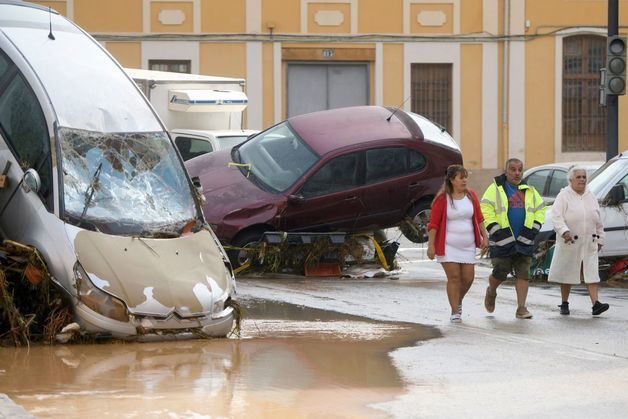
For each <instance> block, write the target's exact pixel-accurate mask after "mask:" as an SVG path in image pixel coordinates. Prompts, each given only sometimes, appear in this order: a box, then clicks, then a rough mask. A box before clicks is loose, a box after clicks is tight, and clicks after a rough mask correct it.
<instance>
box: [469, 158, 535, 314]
mask: <svg viewBox="0 0 628 419" xmlns="http://www.w3.org/2000/svg"><path fill="white" fill-rule="evenodd" d="M522 176H523V162H522V161H521V160H519V159H516V158H511V159H508V160H507V161H506V164H505V168H504V173H503V174H501V175H499V176H497V177H495V179H494V180H493V183H491V184H490V185H489V187H488V188H487V189H486V192H484V195H483V196H482V201H481V202H480V207H481V208H482V214H484V225H485V226H486V230H488V234H489V256H490V257H491V262H492V264H493V272H492V273H491V275H490V276H489V278H488V287H487V288H486V295H485V297H484V307H485V308H486V311H488V312H489V313H492V312H493V311H494V310H495V297H496V296H497V287H499V286H500V285H501V284H502V282H503V281H504V280H506V278H507V277H508V274H510V273H514V276H515V290H516V291H517V311H516V312H515V315H516V317H517V318H519V319H531V318H532V314H530V312H529V311H528V309H527V308H526V299H527V297H528V280H529V278H530V264H531V261H532V248H533V243H534V237H535V236H536V235H537V234H538V232H539V230H540V228H541V225H542V224H543V222H544V221H545V210H546V208H545V204H544V203H543V199H542V198H541V196H540V195H539V193H538V192H537V191H536V189H534V187H532V186H529V185H527V184H526V183H525V182H521V177H522Z"/></svg>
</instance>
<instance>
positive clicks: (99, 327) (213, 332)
mask: <svg viewBox="0 0 628 419" xmlns="http://www.w3.org/2000/svg"><path fill="white" fill-rule="evenodd" d="M75 310H76V316H77V318H78V322H79V324H80V325H81V329H83V330H84V331H87V332H88V333H91V334H96V335H102V336H109V337H113V338H117V339H130V340H159V339H168V338H177V339H179V338H191V337H199V335H201V336H202V335H207V336H209V337H225V336H227V335H228V334H229V332H230V331H231V329H232V327H233V322H234V310H233V308H232V307H227V308H225V309H224V310H222V311H221V312H219V313H215V314H212V315H211V316H204V317H195V318H192V319H183V318H180V317H179V316H177V315H175V314H173V315H171V316H169V317H167V318H163V319H162V318H156V317H148V316H134V315H131V316H130V320H129V322H119V321H116V320H112V319H110V318H108V317H105V316H103V315H101V314H98V313H96V312H94V311H93V310H91V309H90V308H89V307H87V306H86V305H85V304H82V303H78V304H77V305H76V306H75Z"/></svg>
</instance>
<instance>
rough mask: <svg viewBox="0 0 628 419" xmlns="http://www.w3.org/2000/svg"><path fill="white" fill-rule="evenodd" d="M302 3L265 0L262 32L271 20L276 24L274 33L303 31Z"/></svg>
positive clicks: (263, 3)
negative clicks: (301, 18)
mask: <svg viewBox="0 0 628 419" xmlns="http://www.w3.org/2000/svg"><path fill="white" fill-rule="evenodd" d="M300 16H301V5H300V2H299V1H294V0H293V1H286V0H264V1H262V32H268V29H267V28H266V26H267V24H268V23H269V22H272V23H273V24H274V25H275V28H274V29H273V32H274V33H299V32H301V20H300Z"/></svg>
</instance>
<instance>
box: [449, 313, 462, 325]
mask: <svg viewBox="0 0 628 419" xmlns="http://www.w3.org/2000/svg"><path fill="white" fill-rule="evenodd" d="M449 321H450V322H452V323H462V319H461V318H460V314H458V313H456V314H452V315H451V316H449Z"/></svg>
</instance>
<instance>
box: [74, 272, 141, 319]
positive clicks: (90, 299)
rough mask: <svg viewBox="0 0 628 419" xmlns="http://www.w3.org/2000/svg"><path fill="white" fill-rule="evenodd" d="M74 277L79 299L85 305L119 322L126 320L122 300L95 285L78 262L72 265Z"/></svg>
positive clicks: (127, 317) (126, 315) (126, 314)
mask: <svg viewBox="0 0 628 419" xmlns="http://www.w3.org/2000/svg"><path fill="white" fill-rule="evenodd" d="M74 278H75V279H76V289H77V290H78V298H79V300H80V301H81V302H82V303H83V304H85V305H86V306H87V307H89V308H91V309H92V310H94V311H95V312H96V313H98V314H101V315H103V316H105V317H108V318H110V319H113V320H117V321H119V322H128V321H129V315H128V313H127V310H126V306H125V305H124V303H123V302H122V301H120V300H119V299H117V298H115V297H114V296H112V295H110V294H107V293H106V292H104V291H102V290H101V289H99V288H98V287H96V286H95V285H94V284H93V283H92V281H91V280H90V279H89V275H87V273H86V272H85V270H84V269H83V267H82V266H81V264H80V263H78V262H77V263H76V265H74Z"/></svg>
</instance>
